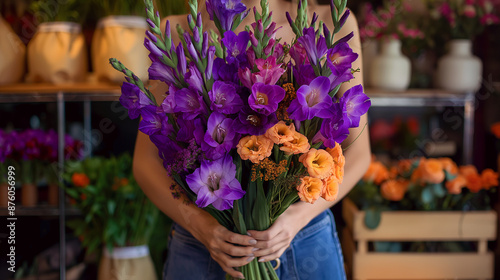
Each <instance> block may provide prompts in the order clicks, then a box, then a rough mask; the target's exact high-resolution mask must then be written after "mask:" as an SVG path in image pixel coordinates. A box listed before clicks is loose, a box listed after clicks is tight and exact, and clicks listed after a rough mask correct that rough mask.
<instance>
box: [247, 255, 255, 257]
mask: <svg viewBox="0 0 500 280" xmlns="http://www.w3.org/2000/svg"><path fill="white" fill-rule="evenodd" d="M247 257H255V255H254V254H249V255H247Z"/></svg>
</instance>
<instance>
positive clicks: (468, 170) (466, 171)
mask: <svg viewBox="0 0 500 280" xmlns="http://www.w3.org/2000/svg"><path fill="white" fill-rule="evenodd" d="M458 171H459V172H460V174H462V175H464V176H467V175H471V174H472V175H477V174H478V172H477V168H476V167H475V166H474V165H470V164H469V165H463V166H460V168H459V169H458Z"/></svg>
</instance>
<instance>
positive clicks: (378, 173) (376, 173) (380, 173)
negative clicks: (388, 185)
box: [363, 161, 389, 185]
mask: <svg viewBox="0 0 500 280" xmlns="http://www.w3.org/2000/svg"><path fill="white" fill-rule="evenodd" d="M387 179H389V170H387V168H386V167H385V166H384V165H383V164H382V163H381V162H379V161H372V162H371V163H370V166H369V167H368V170H367V171H366V173H365V175H363V180H364V181H366V182H374V183H375V184H377V185H380V184H381V183H382V182H383V181H385V180H387Z"/></svg>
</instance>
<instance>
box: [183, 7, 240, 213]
mask: <svg viewBox="0 0 500 280" xmlns="http://www.w3.org/2000/svg"><path fill="white" fill-rule="evenodd" d="M207 2H208V1H207ZM235 176H236V165H234V163H233V158H232V157H231V156H230V155H226V156H225V157H222V158H220V159H218V160H215V161H208V160H204V161H202V163H201V166H200V167H199V168H197V169H196V170H195V171H194V172H193V173H192V174H190V175H188V176H186V183H187V184H188V186H189V188H190V189H191V190H192V191H193V192H194V193H196V195H197V198H196V205H198V207H201V208H204V207H207V206H208V205H210V204H212V205H213V206H214V207H215V208H216V209H218V210H221V211H222V210H226V209H231V208H232V207H233V201H234V200H237V199H240V198H242V197H243V195H244V194H245V191H243V189H242V188H241V184H240V182H239V181H238V180H237V179H236V177H235Z"/></svg>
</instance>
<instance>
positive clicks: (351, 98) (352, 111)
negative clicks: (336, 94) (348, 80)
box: [339, 85, 371, 127]
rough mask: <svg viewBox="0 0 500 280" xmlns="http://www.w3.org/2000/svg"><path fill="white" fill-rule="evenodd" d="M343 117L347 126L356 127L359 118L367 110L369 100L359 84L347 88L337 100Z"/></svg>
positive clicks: (369, 103)
mask: <svg viewBox="0 0 500 280" xmlns="http://www.w3.org/2000/svg"><path fill="white" fill-rule="evenodd" d="M339 105H340V108H341V109H342V112H343V115H344V119H346V123H347V124H348V125H349V127H358V126H359V119H360V118H361V116H362V115H364V114H365V113H366V112H368V109H369V108H370V105H371V101H370V98H368V96H366V94H365V93H364V92H363V87H362V86H361V85H357V86H354V87H352V88H350V89H348V90H347V91H346V92H345V93H344V95H343V96H342V97H341V98H340V100H339Z"/></svg>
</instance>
